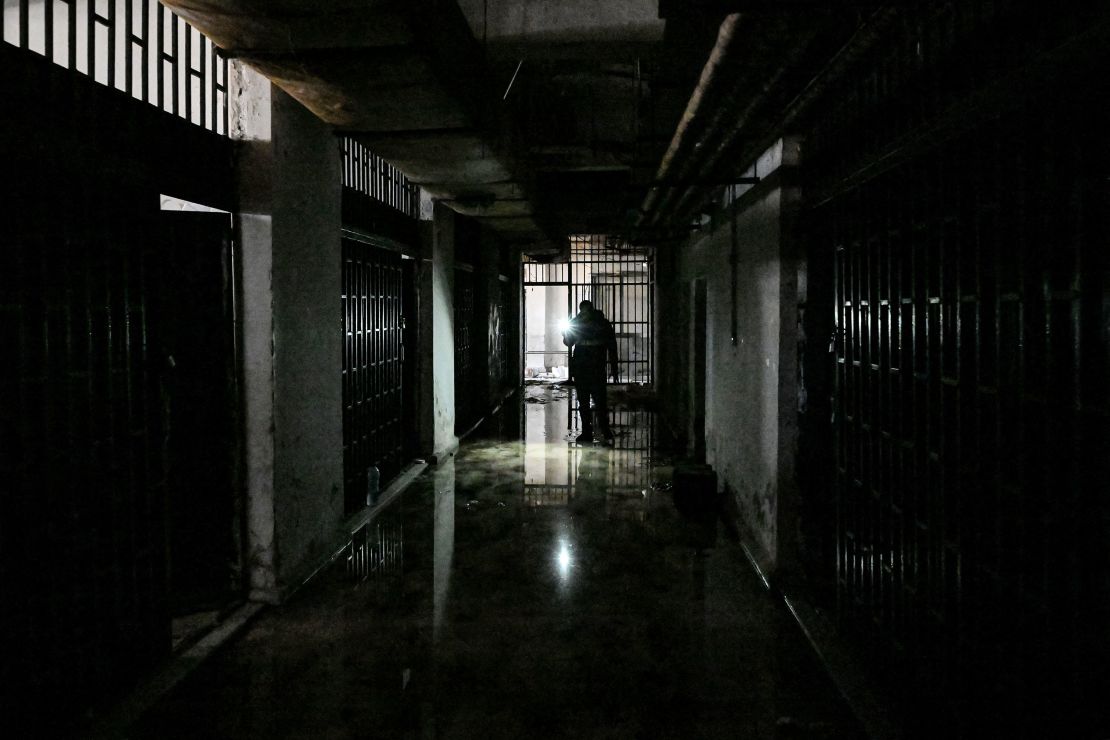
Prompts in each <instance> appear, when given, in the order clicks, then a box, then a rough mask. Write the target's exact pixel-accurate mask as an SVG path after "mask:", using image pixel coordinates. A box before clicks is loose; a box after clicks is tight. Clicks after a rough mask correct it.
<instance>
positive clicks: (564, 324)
mask: <svg viewBox="0 0 1110 740" xmlns="http://www.w3.org/2000/svg"><path fill="white" fill-rule="evenodd" d="M569 328H570V319H563V320H562V321H560V322H559V331H566V330H567V329H569Z"/></svg>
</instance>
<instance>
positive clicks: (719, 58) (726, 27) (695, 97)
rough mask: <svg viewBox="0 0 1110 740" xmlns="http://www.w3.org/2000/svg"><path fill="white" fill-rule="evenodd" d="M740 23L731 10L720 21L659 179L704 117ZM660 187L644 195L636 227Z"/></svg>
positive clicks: (658, 172)
mask: <svg viewBox="0 0 1110 740" xmlns="http://www.w3.org/2000/svg"><path fill="white" fill-rule="evenodd" d="M739 22H740V14H739V13H731V14H729V15H727V16H725V19H724V20H723V21H721V27H720V28H719V29H718V31H717V41H716V42H715V43H714V44H713V50H712V51H710V53H709V59H707V60H706V62H705V66H704V67H703V68H702V70H701V76H700V77H699V78H698V84H697V85H696V86H695V87H694V92H693V93H692V94H691V95H690V100H689V101H688V102H687V103H686V109H685V110H684V111H683V112H682V118H681V119H679V122H678V126H676V127H675V132H674V136H672V137H671V143H670V145H669V146H668V147H667V151H666V152H665V153H664V154H663V159H662V160H660V162H659V170H658V171H657V172H656V174H655V181H656V182H664V181H666V179H667V177H668V176H669V175H670V170H671V167H672V165H673V163H674V161H675V159H676V158H677V156H678V153H679V150H680V149H682V148H683V147H684V146H685V145H686V139H687V135H688V131H689V130H690V127H691V125H692V124H693V123H694V122H695V121H697V120H699V119H700V118H701V115H702V106H703V105H704V101H705V99H706V97H707V93H708V92H709V90H710V89H711V88H712V87H714V86H715V85H716V83H717V76H718V71H719V69H720V67H721V64H722V63H723V62H724V60H725V58H726V57H727V56H728V55H729V53H730V50H731V47H732V44H733V42H734V40H735V38H736V27H737V25H738V24H739ZM659 189H660V186H658V185H656V186H653V187H652V188H651V189H650V190H648V193H647V195H646V196H645V197H644V202H643V205H642V206H641V207H640V213H639V215H638V216H637V218H636V227H637V228H639V226H640V225H641V224H642V223H643V219H644V214H646V213H648V212H649V211H651V209H652V208H653V207H654V206H655V202H656V200H657V199H658V198H659Z"/></svg>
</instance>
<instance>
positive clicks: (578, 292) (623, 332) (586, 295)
mask: <svg viewBox="0 0 1110 740" xmlns="http://www.w3.org/2000/svg"><path fill="white" fill-rule="evenodd" d="M619 247H620V245H614V244H612V242H611V240H610V239H609V238H607V237H604V236H597V235H594V236H576V237H571V247H570V265H569V267H570V274H569V277H570V305H571V307H572V309H573V312H577V308H578V304H579V303H580V302H581V301H583V300H589V301H591V302H593V304H594V306H595V307H596V308H598V309H600V310H601V311H602V312H604V313H605V317H606V318H608V319H609V321H610V322H612V324H613V330H614V331H615V332H616V335H617V355H618V357H619V364H618V368H619V378H620V382H621V383H651V382H652V378H653V371H652V356H653V342H654V334H653V329H652V316H653V314H652V305H653V304H652V302H653V300H654V282H653V278H652V272H651V263H650V255H649V254H648V252H647V251H646V250H643V249H633V248H619ZM528 267H531V266H530V265H527V264H526V265H525V268H526V269H527V268H528ZM526 277H527V275H526Z"/></svg>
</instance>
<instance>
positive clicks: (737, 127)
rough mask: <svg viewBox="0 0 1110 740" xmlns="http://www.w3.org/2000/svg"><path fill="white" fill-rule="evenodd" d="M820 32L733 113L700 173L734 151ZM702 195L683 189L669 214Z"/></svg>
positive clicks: (813, 28) (809, 33)
mask: <svg viewBox="0 0 1110 740" xmlns="http://www.w3.org/2000/svg"><path fill="white" fill-rule="evenodd" d="M818 30H819V29H818V26H817V25H816V24H815V25H813V26H811V27H810V28H809V29H807V30H806V32H805V35H804V36H803V37H802V38H801V39H800V40H799V41H798V43H797V44H795V45H793V46H792V47H791V49H790V51H789V53H788V54H787V56H786V61H784V62H783V63H782V64H780V65H779V66H778V67H777V68H775V71H774V72H772V73H771V75H770V76H769V77H767V78H765V79H764V81H763V84H762V85H760V87H759V93H758V94H757V95H756V96H755V97H753V98H752V99H751V100H749V101H748V104H747V105H745V106H744V109H743V110H741V111H739V112H738V113H734V114H733V118H732V120H733V123H732V124H731V125H730V126H729V127H728V129H727V130H726V131H725V132H724V135H723V136H722V137H721V140H720V143H719V144H717V146H715V147H713V149H712V151H711V152H710V153H709V154H707V155H705V156H704V158H703V159H701V160H700V161H699V162H698V168H699V169H700V170H702V171H703V172H705V173H711V172H713V170H714V169H716V167H717V165H718V163H719V162H720V161H721V158H722V157H723V156H724V155H725V154H726V153H728V152H729V151H731V150H732V147H733V144H734V143H735V141H736V139H737V138H738V137H739V136H740V133H741V132H742V131H745V130H746V129H747V128H748V126H749V124H751V122H752V121H753V119H754V118H755V116H756V115H758V114H759V113H760V112H761V110H762V109H763V108H765V107H766V103H767V98H768V97H769V96H770V94H771V92H772V91H773V90H774V89H775V88H776V87H777V86H778V84H779V83H780V82H781V81H782V79H783V77H785V76H786V75H787V74H788V73H789V72H791V71H792V70H793V69H794V68H795V67H796V65H797V64H798V62H799V61H800V60H801V57H802V56H803V55H804V54H805V52H806V50H807V49H808V48H809V43H810V41H812V40H813V37H814V36H816V35H817V32H818ZM699 192H700V193H704V192H705V191H704V190H700V189H698V188H692V187H687V188H685V189H683V190H682V192H681V194H680V195H679V196H678V197H677V199H672V202H673V203H674V205H673V206H672V207H671V208H670V209H669V213H671V214H676V215H681V214H682V213H683V209H684V208H685V207H687V206H688V205H689V203H690V199H691V198H693V197H694V196H695V195H696V194H697V193H699ZM663 215H664V210H663V209H662V208H660V209H659V210H658V211H657V213H656V214H655V216H656V218H657V219H658V218H661V217H663Z"/></svg>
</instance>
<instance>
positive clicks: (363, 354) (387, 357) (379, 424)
mask: <svg viewBox="0 0 1110 740" xmlns="http://www.w3.org/2000/svg"><path fill="white" fill-rule="evenodd" d="M403 285H404V278H403V269H402V266H401V255H400V254H398V253H395V252H390V251H387V250H384V249H380V248H378V247H374V246H371V245H369V244H365V243H362V242H359V241H356V240H354V239H343V287H342V293H341V297H340V298H341V306H342V315H343V319H342V320H343V484H344V501H345V505H346V508H347V511H348V512H352V511H357V510H358V509H360V508H361V507H363V506H366V505H367V504H370V503H373V501H372V500H371V501H368V500H367V475H368V472H369V471H370V469H371V468H372V467H377V468H378V471H379V491H380V490H382V489H384V487H385V484H386V483H388V482H389V481H390V480H391V479H392V478H394V477H396V475H397V474H398V473H399V472H400V470H401V465H402V463H403V462H404V460H403V455H404V445H405V426H404V418H403V416H404V388H403V385H404V383H403V379H404V345H403V332H404V319H403V316H402V306H403V303H402V300H403V295H402V292H403Z"/></svg>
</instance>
